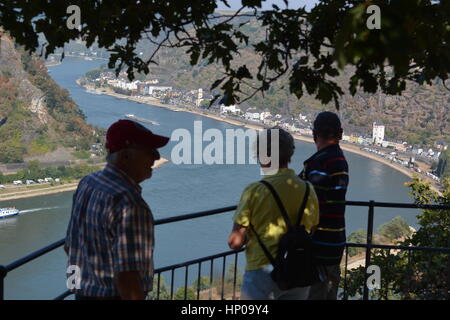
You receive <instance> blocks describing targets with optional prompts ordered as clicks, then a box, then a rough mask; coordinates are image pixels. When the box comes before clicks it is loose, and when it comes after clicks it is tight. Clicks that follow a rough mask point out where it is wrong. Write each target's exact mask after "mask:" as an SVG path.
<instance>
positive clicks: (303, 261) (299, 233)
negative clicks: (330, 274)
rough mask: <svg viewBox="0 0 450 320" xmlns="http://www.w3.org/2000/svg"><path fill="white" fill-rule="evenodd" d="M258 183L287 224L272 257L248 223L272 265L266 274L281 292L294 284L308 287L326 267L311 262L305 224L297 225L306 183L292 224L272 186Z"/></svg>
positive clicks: (307, 185)
mask: <svg viewBox="0 0 450 320" xmlns="http://www.w3.org/2000/svg"><path fill="white" fill-rule="evenodd" d="M261 183H263V184H264V185H265V186H266V187H267V188H269V190H270V192H271V193H272V195H273V197H274V198H275V201H276V202H277V205H278V207H279V208H280V211H281V214H282V216H283V218H284V220H285V222H286V225H287V227H288V231H287V232H286V233H285V234H284V235H283V236H282V237H281V238H280V242H279V244H278V252H277V256H276V258H274V257H272V255H271V254H270V252H269V250H268V249H267V247H266V246H265V245H264V243H263V242H262V240H261V238H260V237H259V235H258V234H257V233H256V230H255V228H254V227H253V225H251V224H250V227H251V229H252V231H253V232H254V233H255V235H256V238H257V239H258V242H259V245H260V246H261V248H262V249H263V251H264V254H265V255H266V256H267V258H268V259H269V261H270V263H271V264H272V265H273V267H274V269H273V271H272V272H271V274H270V275H271V277H272V279H273V281H274V282H275V283H276V284H277V286H278V287H279V289H280V290H282V291H284V290H289V289H292V288H297V287H308V286H310V285H312V284H315V283H317V282H321V281H324V280H325V279H326V278H327V273H326V269H325V268H324V267H323V266H321V265H318V264H316V263H315V261H314V257H313V250H312V248H313V247H312V240H311V235H310V234H309V233H308V232H307V231H306V230H305V226H303V225H300V222H301V221H302V218H303V213H304V210H305V207H306V203H307V202H308V198H309V184H308V183H306V182H305V183H306V191H305V196H304V199H303V203H302V205H301V206H300V210H299V214H298V217H297V222H296V224H295V225H292V224H291V221H290V220H289V216H288V215H287V213H286V209H285V208H284V206H283V203H282V202H281V200H280V197H279V196H278V194H277V192H276V191H275V189H274V188H273V187H272V185H271V184H270V183H268V182H267V181H263V180H261Z"/></svg>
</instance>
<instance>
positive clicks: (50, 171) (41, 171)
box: [2, 161, 100, 183]
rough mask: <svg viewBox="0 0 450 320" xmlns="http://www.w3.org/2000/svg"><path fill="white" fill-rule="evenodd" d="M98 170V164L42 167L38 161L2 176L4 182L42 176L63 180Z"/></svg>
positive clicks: (78, 177)
mask: <svg viewBox="0 0 450 320" xmlns="http://www.w3.org/2000/svg"><path fill="white" fill-rule="evenodd" d="M97 170H100V167H98V166H89V165H87V164H77V165H75V166H73V167H66V166H59V167H46V168H42V167H41V165H40V163H39V162H38V161H30V162H28V163H27V168H26V169H21V170H19V171H17V173H15V174H9V175H4V176H3V178H2V179H3V182H4V183H12V182H13V181H14V180H37V179H44V178H47V177H49V178H53V179H55V178H60V179H65V180H72V179H81V178H83V177H84V176H86V175H88V174H89V173H91V172H93V171H97Z"/></svg>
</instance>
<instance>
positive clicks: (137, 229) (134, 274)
mask: <svg viewBox="0 0 450 320" xmlns="http://www.w3.org/2000/svg"><path fill="white" fill-rule="evenodd" d="M168 141H169V138H167V137H163V136H158V135H155V134H153V133H152V132H151V131H150V130H148V129H146V128H145V127H143V126H142V125H140V124H138V123H136V122H134V121H130V120H119V121H117V122H116V123H114V124H112V125H111V127H110V128H109V129H108V132H107V134H106V148H107V149H108V156H107V162H108V164H107V165H106V167H105V169H104V170H103V171H98V172H94V173H92V174H90V175H88V176H86V177H84V178H83V179H82V180H81V181H80V183H79V185H78V189H77V191H76V192H75V194H74V197H73V207H72V214H71V218H70V222H69V226H68V229H67V237H66V243H65V246H64V249H65V250H66V252H67V254H68V265H69V267H70V266H72V268H74V267H75V269H69V270H79V274H77V277H79V278H78V279H77V280H78V281H76V283H77V286H76V287H75V298H76V299H78V300H109V299H117V300H119V299H144V298H145V296H146V294H147V292H148V291H150V290H151V289H152V283H153V279H152V278H153V247H154V229H153V216H152V212H151V211H150V208H149V206H148V205H147V203H146V202H145V201H144V199H143V198H142V196H141V187H140V186H139V183H141V182H142V181H144V180H145V179H149V178H150V177H151V175H152V166H153V164H154V162H155V160H158V159H159V158H160V155H159V152H158V151H157V148H161V147H163V146H164V145H166V144H167V143H168Z"/></svg>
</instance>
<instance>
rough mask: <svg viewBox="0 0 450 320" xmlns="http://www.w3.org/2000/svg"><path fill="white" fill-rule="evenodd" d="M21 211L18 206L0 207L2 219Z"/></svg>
mask: <svg viewBox="0 0 450 320" xmlns="http://www.w3.org/2000/svg"><path fill="white" fill-rule="evenodd" d="M19 212H20V211H19V210H17V209H16V208H0V219H1V218H7V217H12V216H15V215H18V214H19Z"/></svg>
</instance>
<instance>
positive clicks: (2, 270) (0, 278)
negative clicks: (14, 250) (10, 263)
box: [0, 266, 8, 301]
mask: <svg viewBox="0 0 450 320" xmlns="http://www.w3.org/2000/svg"><path fill="white" fill-rule="evenodd" d="M7 273H8V271H7V270H6V267H5V266H0V301H2V300H5V287H4V285H5V277H6V274H7Z"/></svg>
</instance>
